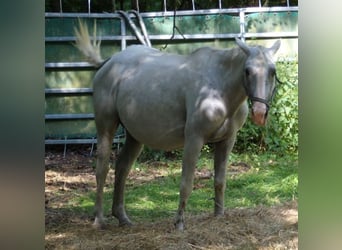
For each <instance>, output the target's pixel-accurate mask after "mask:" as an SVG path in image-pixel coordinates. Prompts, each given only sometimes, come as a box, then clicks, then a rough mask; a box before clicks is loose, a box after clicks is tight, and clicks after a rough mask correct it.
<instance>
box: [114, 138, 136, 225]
mask: <svg viewBox="0 0 342 250" xmlns="http://www.w3.org/2000/svg"><path fill="white" fill-rule="evenodd" d="M141 149H142V144H141V143H139V142H138V141H136V140H135V139H134V138H133V137H132V136H131V135H130V134H129V133H128V132H127V133H126V142H125V145H124V147H123V148H122V151H121V152H120V155H119V157H118V160H117V162H116V166H115V185H114V195H113V205H112V215H113V216H115V217H116V218H117V219H118V220H119V225H120V226H122V225H132V222H131V221H130V219H129V218H128V216H127V215H126V211H125V203H124V191H125V182H126V178H127V175H128V173H129V170H130V169H131V166H132V164H133V162H134V161H135V160H136V158H137V157H138V156H139V154H140V152H141Z"/></svg>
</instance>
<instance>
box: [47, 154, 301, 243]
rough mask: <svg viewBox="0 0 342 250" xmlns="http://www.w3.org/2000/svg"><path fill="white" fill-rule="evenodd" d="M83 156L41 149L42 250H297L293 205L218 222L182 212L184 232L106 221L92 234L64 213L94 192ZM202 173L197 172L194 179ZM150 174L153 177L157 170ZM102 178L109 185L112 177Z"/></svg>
mask: <svg viewBox="0 0 342 250" xmlns="http://www.w3.org/2000/svg"><path fill="white" fill-rule="evenodd" d="M89 153H90V148H87V147H75V148H72V147H68V150H67V152H66V155H65V157H64V155H63V147H53V148H47V149H46V154H45V248H46V249H298V209H297V202H296V201H293V202H289V203H286V204H281V205H277V206H274V207H264V206H258V207H256V208H235V209H226V211H225V215H224V216H223V217H220V218H217V217H214V216H213V214H212V213H204V214H200V215H189V214H187V217H186V230H185V231H184V232H177V231H175V230H174V228H173V218H168V219H163V220H160V221H158V222H148V221H143V222H137V223H135V224H134V226H133V227H118V225H117V221H116V220H115V219H112V218H109V222H111V223H110V226H109V227H108V228H107V229H105V230H96V229H94V228H93V227H92V221H93V218H92V216H90V215H88V214H85V213H83V212H82V211H80V212H75V211H74V210H73V211H71V210H69V209H65V204H66V202H67V201H68V200H69V199H70V197H72V196H74V195H82V193H86V192H89V191H90V190H92V191H93V190H95V186H96V185H95V177H94V166H95V161H94V156H93V157H90V156H89ZM113 157H114V155H113ZM152 164H153V163H152ZM247 169H248V166H245V165H243V164H242V165H240V166H237V165H236V164H235V165H234V164H233V165H231V166H229V171H230V172H236V171H247ZM111 171H112V170H111ZM207 175H208V173H197V176H198V177H197V178H206V176H207ZM151 176H152V177H153V178H155V177H156V176H158V172H153V173H151ZM151 176H150V177H149V176H146V173H145V176H139V175H138V174H134V175H132V176H130V178H133V179H136V180H137V181H148V180H150V179H151ZM108 178H109V179H111V180H110V181H113V180H112V179H113V173H112V174H109V176H108ZM107 183H109V182H107ZM108 185H109V184H108ZM57 193H58V195H56V194H57Z"/></svg>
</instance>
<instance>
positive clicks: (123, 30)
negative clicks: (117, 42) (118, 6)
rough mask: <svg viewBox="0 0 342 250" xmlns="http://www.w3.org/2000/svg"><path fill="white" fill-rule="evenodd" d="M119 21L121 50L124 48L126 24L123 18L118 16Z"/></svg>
mask: <svg viewBox="0 0 342 250" xmlns="http://www.w3.org/2000/svg"><path fill="white" fill-rule="evenodd" d="M120 21H121V26H120V28H121V50H124V49H126V24H125V19H124V18H123V17H120Z"/></svg>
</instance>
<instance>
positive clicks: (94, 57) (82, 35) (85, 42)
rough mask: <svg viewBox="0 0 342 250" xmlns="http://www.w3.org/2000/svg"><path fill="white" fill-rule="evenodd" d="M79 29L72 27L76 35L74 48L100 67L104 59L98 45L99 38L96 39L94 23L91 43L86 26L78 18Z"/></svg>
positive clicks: (99, 43) (99, 42)
mask: <svg viewBox="0 0 342 250" xmlns="http://www.w3.org/2000/svg"><path fill="white" fill-rule="evenodd" d="M78 23H79V29H77V28H76V27H74V31H75V36H76V44H75V46H76V48H78V49H79V50H80V51H81V52H82V53H83V54H84V55H85V56H86V57H87V59H88V60H89V62H90V63H92V64H93V65H94V66H96V67H100V66H101V65H102V64H103V62H104V60H103V59H102V57H101V53H100V45H101V40H99V41H96V23H94V32H93V42H92V43H91V38H90V36H89V32H88V27H87V25H86V24H84V23H83V22H82V21H81V20H80V19H79V20H78Z"/></svg>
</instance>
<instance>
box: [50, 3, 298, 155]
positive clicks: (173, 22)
mask: <svg viewBox="0 0 342 250" xmlns="http://www.w3.org/2000/svg"><path fill="white" fill-rule="evenodd" d="M89 2H90V1H89V0H88V3H89ZM220 3H221V1H218V6H219V8H217V9H195V5H194V6H193V9H191V10H180V11H174V10H167V9H166V8H165V9H164V10H163V11H156V12H138V13H139V17H140V18H142V20H143V22H144V25H145V27H146V31H147V34H148V38H149V40H150V42H151V44H152V46H153V47H154V48H157V49H160V50H162V51H166V52H173V53H178V54H188V53H190V52H191V51H193V50H195V49H196V48H199V47H202V46H214V47H218V48H229V47H232V46H235V42H234V38H235V37H239V38H241V39H243V40H245V41H246V42H247V43H253V44H262V45H265V46H267V45H270V44H272V43H273V42H274V40H275V39H281V40H282V46H281V49H280V51H279V52H278V54H279V56H280V58H286V60H296V58H297V55H298V6H289V5H288V4H287V6H280V7H260V6H261V5H260V6H259V7H247V8H221V7H220V6H221V5H220ZM259 3H260V1H259ZM287 3H288V2H287ZM137 6H139V4H138V5H137ZM165 6H166V4H165ZM61 9H62V8H61ZM90 10H91V9H90V5H89V11H88V12H87V13H64V12H62V11H60V12H47V13H45V58H46V59H45V144H63V145H64V149H65V150H66V146H67V145H69V144H91V145H92V149H93V147H94V145H95V144H96V143H97V140H96V129H95V123H94V114H93V107H92V78H93V76H94V73H95V69H94V68H93V67H92V66H91V65H90V64H89V63H88V62H87V61H86V60H85V58H84V57H83V56H82V54H81V53H80V52H79V51H78V50H77V48H76V47H75V46H74V43H75V36H74V26H77V25H78V19H82V20H84V21H85V22H86V23H87V24H88V27H89V29H90V34H92V32H93V27H94V23H95V22H96V26H97V39H101V53H102V57H103V58H108V57H110V56H111V55H112V54H113V53H116V52H119V51H121V50H124V49H125V48H126V47H127V46H129V45H132V44H138V43H139V41H138V40H137V36H136V32H135V31H134V30H133V29H132V27H131V26H130V25H129V23H128V22H127V19H125V18H124V16H123V15H122V14H120V13H118V12H115V13H91V11H90ZM125 13H126V15H127V16H128V17H129V18H130V19H131V20H132V21H133V23H134V24H136V25H137V26H139V22H138V21H139V20H138V19H139V18H137V16H136V15H135V14H134V13H133V12H125ZM124 139H125V131H124V129H123V128H122V127H120V128H119V130H118V131H117V133H116V135H115V138H114V141H113V143H114V144H116V145H118V146H119V145H120V144H121V143H122V142H123V141H124ZM92 149H91V153H92Z"/></svg>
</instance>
